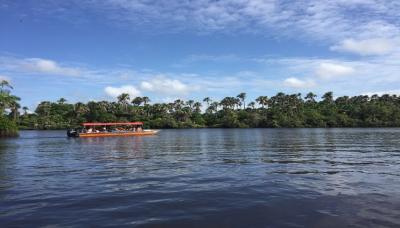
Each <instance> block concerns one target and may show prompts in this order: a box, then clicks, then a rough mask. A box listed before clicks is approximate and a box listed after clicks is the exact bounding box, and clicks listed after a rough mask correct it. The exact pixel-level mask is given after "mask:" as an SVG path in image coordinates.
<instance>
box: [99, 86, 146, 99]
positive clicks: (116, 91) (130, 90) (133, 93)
mask: <svg viewBox="0 0 400 228" xmlns="http://www.w3.org/2000/svg"><path fill="white" fill-rule="evenodd" d="M104 92H105V93H106V94H107V95H108V96H110V97H113V98H116V97H118V96H119V95H121V94H122V93H127V94H129V96H130V97H131V98H133V97H137V96H140V95H141V92H140V90H138V89H137V88H136V87H135V86H133V85H124V86H121V87H112V86H107V87H106V88H105V89H104Z"/></svg>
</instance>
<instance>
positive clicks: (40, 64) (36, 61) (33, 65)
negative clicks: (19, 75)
mask: <svg viewBox="0 0 400 228" xmlns="http://www.w3.org/2000/svg"><path fill="white" fill-rule="evenodd" d="M20 64H21V67H22V68H23V69H25V70H27V71H33V72H37V73H44V74H57V75H66V76H79V75H80V73H81V72H80V71H79V69H77V68H70V67H62V66H60V65H59V64H58V63H57V62H55V61H53V60H48V59H40V58H31V59H24V60H22V61H21V62H20Z"/></svg>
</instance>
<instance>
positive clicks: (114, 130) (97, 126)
mask: <svg viewBox="0 0 400 228" xmlns="http://www.w3.org/2000/svg"><path fill="white" fill-rule="evenodd" d="M158 132H159V131H158V130H151V129H143V122H121V123H82V128H80V129H72V130H68V131H67V136H68V137H81V138H85V137H113V136H147V135H155V134H157V133H158Z"/></svg>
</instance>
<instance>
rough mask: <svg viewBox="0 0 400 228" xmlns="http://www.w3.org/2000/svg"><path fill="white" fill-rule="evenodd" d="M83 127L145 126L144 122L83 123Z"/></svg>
mask: <svg viewBox="0 0 400 228" xmlns="http://www.w3.org/2000/svg"><path fill="white" fill-rule="evenodd" d="M82 125H83V126H85V127H86V126H115V125H136V126H137V125H143V122H121V123H83V124H82Z"/></svg>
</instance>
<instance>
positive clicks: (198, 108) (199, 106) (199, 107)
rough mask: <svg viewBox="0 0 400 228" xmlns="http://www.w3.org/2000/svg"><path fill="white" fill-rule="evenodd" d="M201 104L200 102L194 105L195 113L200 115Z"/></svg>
mask: <svg viewBox="0 0 400 228" xmlns="http://www.w3.org/2000/svg"><path fill="white" fill-rule="evenodd" d="M201 106H202V105H201V103H200V102H195V103H194V104H193V107H194V111H195V112H196V113H200V112H201Z"/></svg>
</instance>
